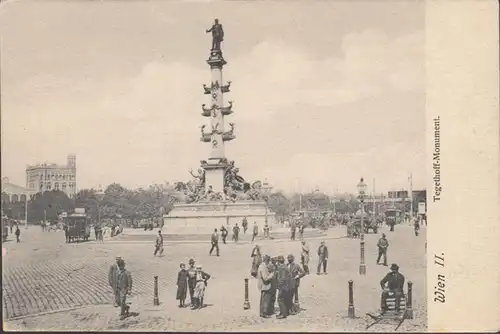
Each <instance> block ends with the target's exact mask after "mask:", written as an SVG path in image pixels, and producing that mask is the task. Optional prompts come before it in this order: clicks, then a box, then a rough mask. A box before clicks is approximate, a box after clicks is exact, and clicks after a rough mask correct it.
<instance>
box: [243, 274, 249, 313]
mask: <svg viewBox="0 0 500 334" xmlns="http://www.w3.org/2000/svg"><path fill="white" fill-rule="evenodd" d="M243 309H244V310H249V309H250V301H249V300H248V278H245V302H244V303H243Z"/></svg>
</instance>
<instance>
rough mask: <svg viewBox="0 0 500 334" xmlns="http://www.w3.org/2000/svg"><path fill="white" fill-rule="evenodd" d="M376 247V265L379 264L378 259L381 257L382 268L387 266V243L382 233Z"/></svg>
mask: <svg viewBox="0 0 500 334" xmlns="http://www.w3.org/2000/svg"><path fill="white" fill-rule="evenodd" d="M377 247H378V257H377V264H380V258H381V257H382V256H383V257H384V266H387V248H388V247H389V241H388V240H387V239H386V237H385V234H384V233H382V237H381V238H380V239H379V240H378V242H377Z"/></svg>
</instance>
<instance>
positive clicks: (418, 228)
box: [413, 217, 420, 237]
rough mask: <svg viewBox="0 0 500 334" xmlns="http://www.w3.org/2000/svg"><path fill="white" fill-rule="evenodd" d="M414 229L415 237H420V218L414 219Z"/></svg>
mask: <svg viewBox="0 0 500 334" xmlns="http://www.w3.org/2000/svg"><path fill="white" fill-rule="evenodd" d="M413 220H414V221H413V229H414V230H415V236H416V237H418V232H419V231H420V222H419V218H417V217H415V218H413Z"/></svg>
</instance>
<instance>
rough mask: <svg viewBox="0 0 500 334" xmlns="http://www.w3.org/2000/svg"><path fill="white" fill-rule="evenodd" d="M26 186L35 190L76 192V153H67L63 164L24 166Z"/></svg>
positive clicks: (71, 193) (70, 194) (70, 195)
mask: <svg viewBox="0 0 500 334" xmlns="http://www.w3.org/2000/svg"><path fill="white" fill-rule="evenodd" d="M26 188H28V189H30V190H33V191H35V192H44V191H50V190H60V191H62V192H64V193H66V195H68V197H74V196H75V194H76V155H74V154H69V155H68V157H67V161H66V164H65V165H58V164H55V163H43V164H36V165H28V166H27V167H26Z"/></svg>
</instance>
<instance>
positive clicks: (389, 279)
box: [380, 263, 405, 312]
mask: <svg viewBox="0 0 500 334" xmlns="http://www.w3.org/2000/svg"><path fill="white" fill-rule="evenodd" d="M386 284H387V286H386ZM404 284H405V277H404V276H403V275H402V274H401V273H399V266H398V265H397V264H395V263H393V264H392V265H391V272H390V273H388V274H387V275H385V277H384V278H383V279H382V280H381V281H380V287H381V288H382V290H383V292H382V312H384V311H386V310H387V297H388V296H389V295H390V294H393V295H394V298H395V299H396V312H399V305H400V303H401V297H402V296H403V293H404V292H403V289H404Z"/></svg>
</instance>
